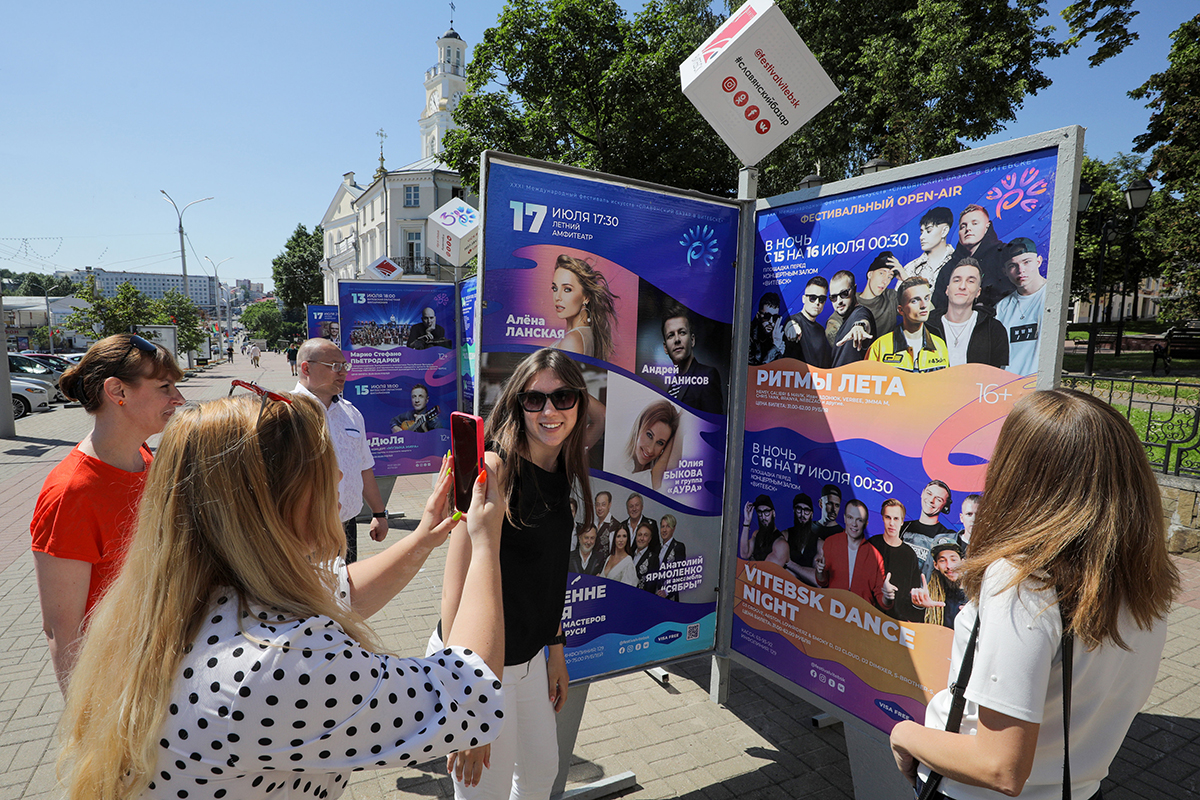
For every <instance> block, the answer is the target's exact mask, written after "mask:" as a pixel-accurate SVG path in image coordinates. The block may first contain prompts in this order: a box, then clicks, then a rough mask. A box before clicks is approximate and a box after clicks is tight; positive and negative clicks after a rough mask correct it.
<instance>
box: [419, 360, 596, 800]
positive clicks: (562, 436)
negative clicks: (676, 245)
mask: <svg viewBox="0 0 1200 800" xmlns="http://www.w3.org/2000/svg"><path fill="white" fill-rule="evenodd" d="M589 402H590V398H589V396H588V393H587V387H586V384H585V383H584V378H583V373H582V372H581V371H580V369H579V367H578V365H576V364H575V362H574V361H572V360H571V358H570V357H569V356H568V355H567V354H566V353H564V352H562V351H560V350H554V349H550V348H544V349H542V350H538V351H537V352H535V353H533V354H531V355H530V356H529V357H528V358H526V359H525V360H524V361H522V362H521V363H520V364H519V365H517V367H516V369H515V370H514V371H513V374H512V376H511V377H510V378H509V380H508V382H507V383H505V385H504V389H503V390H502V392H501V395H500V399H499V401H498V402H497V403H496V406H495V408H494V409H493V410H492V412H491V415H490V416H489V417H488V420H487V426H486V433H487V437H486V438H487V440H488V452H487V454H486V456H485V458H486V462H487V466H488V469H489V471H490V472H491V473H492V474H493V475H496V476H497V479H498V481H499V486H500V495H501V496H502V497H504V498H505V499H506V501H507V509H506V512H505V515H504V519H503V523H502V527H501V535H500V576H501V585H502V594H503V597H504V635H505V658H504V687H505V691H504V695H505V698H504V714H505V717H504V719H505V723H504V730H503V731H502V732H501V733H500V736H499V738H498V739H496V741H494V742H493V743H492V744H491V745H490V746H484V747H480V748H476V749H473V750H465V751H462V752H460V753H456V754H453V755H451V756H450V757H449V758H448V759H447V771H448V772H450V774H451V775H452V777H453V778H454V795H455V797H458V798H479V797H487V798H508V797H509V796H510V795H511V796H513V797H543V798H544V797H549V796H550V791H551V788H552V786H553V784H554V778H555V776H556V775H557V773H558V744H557V740H556V738H555V731H556V726H555V720H554V714H555V712H557V711H559V710H561V709H562V707H563V704H564V703H565V702H566V697H567V681H568V676H567V665H566V660H565V656H564V653H563V641H564V640H563V635H562V626H561V618H562V611H563V596H564V593H565V591H566V586H567V562H568V558H569V555H570V549H571V533H572V528H573V526H574V518H573V516H572V514H571V506H570V498H571V496H572V495H574V496H575V497H576V498H577V500H578V502H579V504H580V507H581V508H582V510H583V519H582V522H583V525H584V526H585V527H588V526H590V525H591V524H592V522H593V511H592V491H591V484H590V482H589V480H588V465H587V452H586V447H585V437H586V428H587V424H586V420H587V418H588V406H589ZM470 557H471V541H470V539H469V537H467V536H466V535H461V534H458V533H457V532H456V535H454V536H452V537H451V539H450V549H449V552H448V553H447V555H446V561H447V563H446V575H447V581H446V587H447V588H446V589H445V590H444V592H443V596H442V620H441V623H440V624H439V630H438V631H436V632H435V633H434V635H433V637H431V639H430V648H431V650H436V649H440V647H441V644H440V643H441V641H442V640H443V639H444V638H445V637H446V636H447V635H449V634H450V633H451V631H452V630H453V628H454V624H455V617H456V615H457V613H458V610H459V609H458V605H459V598H458V597H457V596H456V595H455V594H454V592H453V590H452V588H451V587H453V586H455V585H458V584H459V583H460V582H459V581H455V580H452V579H451V577H452V576H453V575H455V574H456V572H461V571H463V570H465V569H466V565H467V564H468V562H469V560H470ZM547 646H549V655H548V657H547V656H545V655H543V649H544V648H546V647H547Z"/></svg>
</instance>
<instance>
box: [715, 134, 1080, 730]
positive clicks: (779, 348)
mask: <svg viewBox="0 0 1200 800" xmlns="http://www.w3.org/2000/svg"><path fill="white" fill-rule="evenodd" d="M1058 159H1059V155H1058V150H1057V148H1049V149H1041V150H1032V151H1030V152H1026V153H1023V154H1018V155H1014V156H1010V157H1006V158H1000V159H993V160H988V161H980V162H978V163H975V164H971V165H969V166H964V167H961V168H956V169H947V170H943V171H939V172H928V173H927V174H925V175H922V176H918V177H915V178H911V179H908V180H903V181H896V182H892V183H888V184H884V185H881V186H875V187H872V188H869V189H864V190H860V191H855V192H844V193H832V194H828V195H826V196H823V197H819V198H816V199H813V200H807V201H803V202H796V203H792V204H787V205H775V206H772V205H771V201H765V202H764V203H763V204H760V209H759V212H758V215H757V239H756V248H755V261H754V289H753V298H752V302H753V306H752V308H751V309H750V313H751V315H752V318H751V320H750V337H749V339H750V346H749V353H748V364H749V366H748V368H747V379H748V383H747V398H746V400H747V408H746V427H745V438H744V459H743V463H742V465H741V481H740V500H741V502H740V503H739V505H740V506H741V508H742V514H741V519H739V520H738V521H737V524H738V525H739V530H738V562H737V564H738V566H737V574H736V583H735V600H734V603H735V605H734V618H733V630H732V648H733V649H734V650H735V651H737V652H739V653H741V654H743V655H745V656H746V657H748V658H750V659H752V660H754V661H756V662H758V663H760V664H762V665H764V666H766V667H768V668H769V669H771V670H772V671H773V672H776V673H777V674H779V675H782V676H784V677H786V678H788V679H789V680H791V681H793V682H795V683H796V684H799V685H800V686H802V687H803V688H805V689H807V690H809V691H811V692H814V693H815V694H818V695H820V696H822V697H824V698H825V699H827V700H829V701H830V702H832V703H834V704H836V705H838V706H839V707H841V708H843V709H845V710H847V711H849V712H851V713H853V714H854V715H856V716H858V717H859V718H861V719H863V720H865V721H866V722H868V723H870V724H872V725H874V726H876V727H878V728H880V729H881V730H883V731H890V730H891V727H892V726H893V725H894V724H895V723H896V722H897V721H898V720H901V719H917V720H921V719H923V718H924V707H925V704H926V703H927V702H928V700H929V698H930V697H931V696H932V695H933V694H934V693H936V692H937V691H939V690H940V689H943V688H945V686H946V674H947V670H948V666H949V648H950V642H951V638H952V629H953V620H954V614H955V613H956V609H957V602H958V600H961V599H962V597H961V590H960V589H959V586H958V578H959V574H958V569H959V563H960V561H961V559H962V558H963V556H964V555H966V553H967V551H968V550H969V546H970V534H971V528H972V525H973V524H974V517H975V511H976V509H977V508H978V505H979V501H980V495H979V493H980V492H981V491H982V490H983V486H984V473H985V470H986V467H987V462H988V459H989V458H990V455H991V450H992V447H993V445H994V444H995V441H996V437H997V435H998V433H999V429H1000V426H1001V424H1002V423H1003V421H1004V419H1005V417H1006V415H1007V414H1008V412H1009V410H1010V409H1011V408H1012V406H1013V404H1014V403H1016V401H1017V400H1018V399H1020V398H1021V397H1023V396H1024V395H1025V394H1027V393H1029V392H1030V391H1032V390H1033V389H1034V387H1035V386H1036V383H1037V369H1038V358H1039V348H1041V347H1043V346H1044V347H1051V348H1053V347H1057V346H1058V342H1057V340H1056V338H1055V337H1056V335H1057V331H1056V330H1055V333H1052V334H1046V335H1043V333H1044V332H1045V328H1046V323H1047V320H1048V319H1049V315H1050V312H1049V311H1048V310H1047V309H1048V308H1050V309H1057V308H1058V307H1059V306H1060V305H1061V304H1062V302H1063V298H1062V297H1049V296H1047V291H1048V286H1049V284H1048V282H1047V275H1048V270H1055V271H1057V274H1058V275H1060V276H1061V275H1062V271H1063V270H1064V269H1065V266H1064V265H1063V264H1061V263H1057V264H1054V263H1050V258H1049V251H1050V242H1051V236H1052V232H1053V234H1054V235H1055V236H1063V235H1064V233H1063V231H1062V230H1061V228H1056V227H1055V225H1054V224H1053V222H1054V220H1053V205H1054V196H1055V191H1056V189H1058V188H1059V187H1060V184H1062V186H1063V187H1065V191H1067V192H1068V193H1069V192H1070V191H1071V189H1070V187H1071V179H1072V178H1073V176H1071V175H1059V174H1057V170H1058V163H1059V162H1058ZM763 206H765V207H763ZM1064 249H1065V248H1064ZM1044 317H1045V318H1046V319H1044ZM1055 324H1056V323H1055ZM1052 327H1054V325H1052ZM914 590H916V591H914Z"/></svg>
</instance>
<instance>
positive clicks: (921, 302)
mask: <svg viewBox="0 0 1200 800" xmlns="http://www.w3.org/2000/svg"><path fill="white" fill-rule="evenodd" d="M931 294H932V290H931V289H930V287H929V281H927V280H925V279H924V278H908V279H907V280H905V281H904V282H903V283H901V284H900V305H899V307H898V308H897V312H898V313H899V314H900V317H901V326H900V327H899V328H896V329H895V330H894V331H892V332H891V333H889V334H884V335H883V336H880V337H879V338H878V339H876V340H875V341H874V342H872V343H871V349H870V350H869V351H868V352H867V360H868V361H879V362H881V363H883V364H890V365H892V366H893V367H895V368H896V369H902V370H904V371H905V372H936V371H938V370H940V369H945V368H946V367H948V366H950V356H949V354H948V353H947V352H946V342H945V341H944V340H943V339H942V337H940V336H938V335H937V334H935V333H933V332H932V331H931V330H929V327H928V326H927V325H926V324H925V323H926V322H927V321H928V320H929V313H930V312H931V311H932V310H933V303H932V302H931Z"/></svg>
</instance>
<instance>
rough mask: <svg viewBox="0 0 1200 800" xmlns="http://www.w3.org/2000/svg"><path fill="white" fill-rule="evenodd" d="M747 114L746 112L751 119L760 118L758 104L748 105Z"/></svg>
mask: <svg viewBox="0 0 1200 800" xmlns="http://www.w3.org/2000/svg"><path fill="white" fill-rule="evenodd" d="M745 114H746V119H750V120H754V119H758V106H747V107H746V111H745Z"/></svg>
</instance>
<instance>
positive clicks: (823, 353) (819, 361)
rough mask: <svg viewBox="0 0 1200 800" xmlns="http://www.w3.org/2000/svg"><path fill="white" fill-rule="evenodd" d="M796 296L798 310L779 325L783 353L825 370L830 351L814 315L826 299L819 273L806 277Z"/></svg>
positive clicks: (829, 362)
mask: <svg viewBox="0 0 1200 800" xmlns="http://www.w3.org/2000/svg"><path fill="white" fill-rule="evenodd" d="M800 299H801V301H803V304H802V305H801V306H800V313H799V314H793V315H792V316H791V317H789V318H788V321H787V323H786V324H785V325H784V327H783V341H784V354H785V355H786V356H788V357H791V358H798V359H800V360H801V361H803V362H804V363H805V364H808V365H809V366H813V367H819V368H820V369H828V368H829V367H830V366H832V364H833V350H832V348H830V346H829V340H828V339H826V338H825V329H824V328H822V327H821V326H820V325H818V324H817V317H818V316H819V315H820V313H821V312H822V311H823V310H824V309H825V303H826V302H828V300H829V281H827V280H825V279H824V278H822V277H821V276H820V275H814V276H813V277H811V278H809V279H808V283H806V284H805V285H804V294H803V295H801V297H800Z"/></svg>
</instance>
